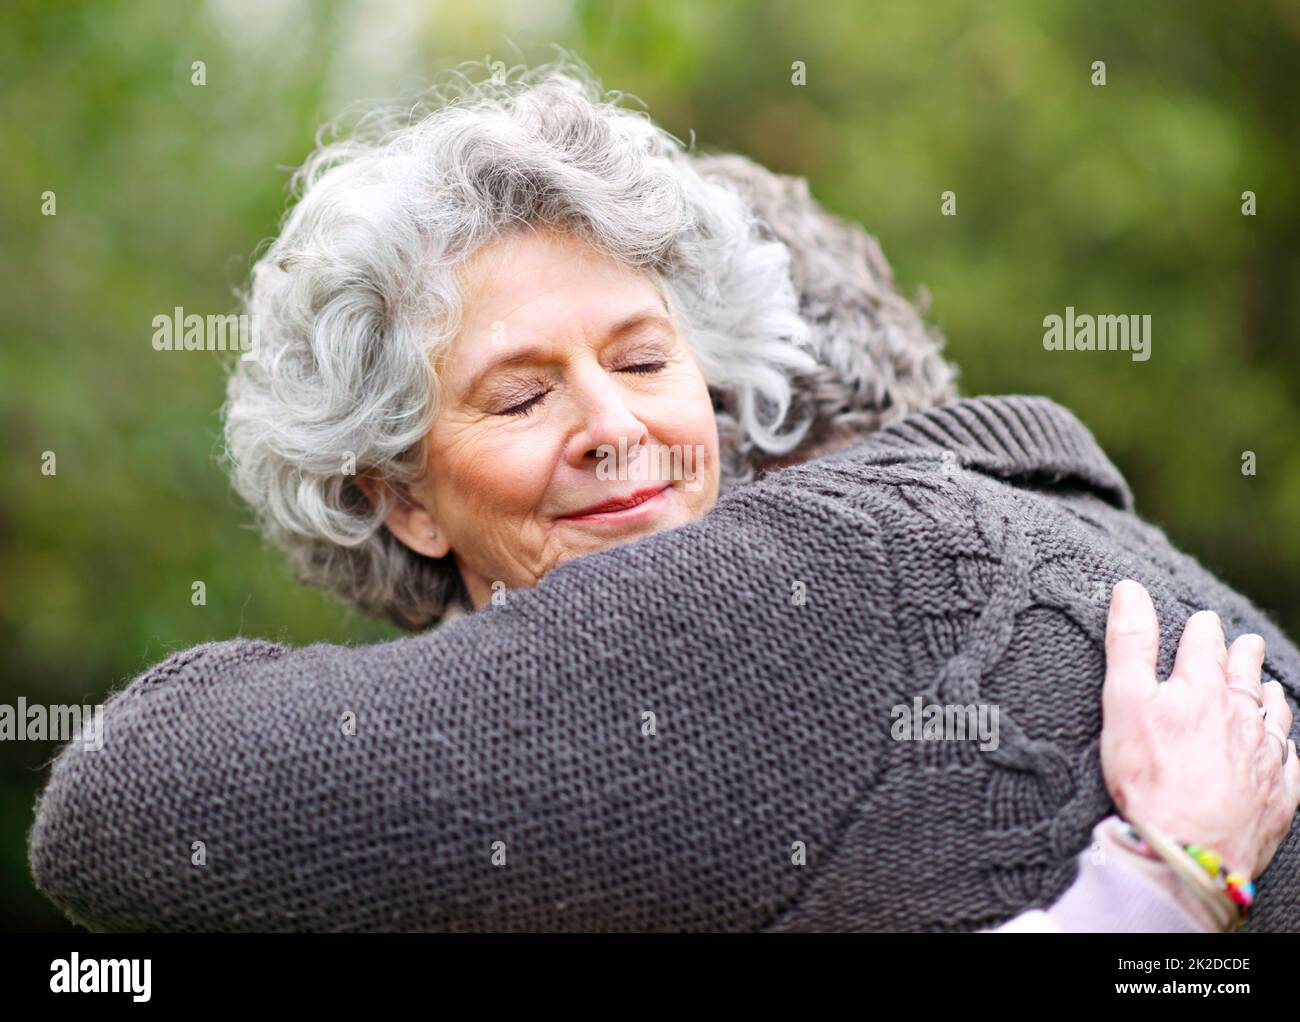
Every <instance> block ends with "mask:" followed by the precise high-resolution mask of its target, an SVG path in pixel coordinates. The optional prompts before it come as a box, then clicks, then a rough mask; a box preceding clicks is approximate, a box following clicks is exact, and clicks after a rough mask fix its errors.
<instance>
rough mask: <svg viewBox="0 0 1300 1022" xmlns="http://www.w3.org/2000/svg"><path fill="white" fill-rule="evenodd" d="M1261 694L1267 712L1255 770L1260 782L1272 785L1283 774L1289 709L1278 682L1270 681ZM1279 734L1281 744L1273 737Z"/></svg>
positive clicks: (1289, 725) (1288, 734) (1288, 728)
mask: <svg viewBox="0 0 1300 1022" xmlns="http://www.w3.org/2000/svg"><path fill="white" fill-rule="evenodd" d="M1263 693H1264V709H1265V710H1267V711H1268V712H1267V714H1266V715H1265V717H1264V724H1265V731H1266V733H1265V735H1264V743H1263V745H1262V746H1261V748H1260V750H1259V760H1258V766H1257V769H1258V772H1259V776H1260V780H1261V781H1262V782H1264V783H1268V784H1272V783H1275V782H1276V781H1277V779H1278V777H1279V776H1280V775H1281V774H1282V772H1283V761H1282V750H1283V747H1284V743H1286V745H1287V748H1288V752H1289V742H1287V739H1288V738H1289V736H1290V734H1291V707H1290V706H1288V705H1287V701H1286V694H1285V693H1284V692H1283V691H1282V686H1281V685H1280V684H1279V683H1278V682H1276V681H1270V682H1269V683H1268V684H1267V685H1265V686H1264V687H1263ZM1270 732H1271V734H1270ZM1279 733H1280V734H1281V735H1282V739H1283V741H1281V742H1279V741H1278V740H1277V738H1276V737H1275V736H1276V735H1277V734H1279Z"/></svg>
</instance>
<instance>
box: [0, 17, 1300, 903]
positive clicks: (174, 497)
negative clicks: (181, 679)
mask: <svg viewBox="0 0 1300 1022" xmlns="http://www.w3.org/2000/svg"><path fill="white" fill-rule="evenodd" d="M4 21H5V25H4V31H3V32H0V127H2V130H3V136H2V137H3V152H4V158H3V159H2V160H0V223H2V224H3V235H2V236H0V269H3V275H2V276H0V289H2V290H0V294H2V295H3V303H4V309H5V316H4V322H3V345H2V346H0V378H3V381H4V386H3V390H2V391H0V428H2V429H3V436H4V444H3V446H2V447H0V466H2V467H3V470H4V478H5V479H7V480H8V481H9V490H8V494H7V497H6V499H5V500H4V501H3V502H2V503H0V537H3V542H0V573H2V577H3V579H4V584H3V586H2V587H0V637H2V638H3V640H4V648H5V651H6V654H7V656H6V662H5V668H4V671H3V674H2V675H0V701H2V702H8V703H11V704H12V703H14V702H15V701H16V699H17V697H18V696H19V695H25V696H27V698H29V699H32V700H41V701H45V702H95V701H100V700H102V699H103V697H104V696H105V695H106V694H107V692H109V691H110V690H113V689H116V688H118V687H120V686H121V685H123V684H125V683H126V681H128V680H129V679H130V678H131V677H133V676H135V675H136V674H137V673H139V672H140V671H141V670H143V669H144V668H146V667H147V666H149V665H150V664H152V663H154V662H156V661H158V660H159V659H161V658H162V657H163V656H164V655H166V654H167V653H169V652H171V651H173V650H176V649H181V648H184V647H187V646H190V645H193V644H195V643H199V642H203V641H206V640H210V639H222V638H229V637H233V636H235V635H261V636H267V637H270V638H274V639H279V640H283V641H288V642H292V643H295V644H302V643H307V642H312V641H317V640H327V641H335V642H368V641H374V640H376V639H379V638H384V637H389V636H392V635H394V634H395V633H394V631H393V630H392V629H390V628H388V627H387V626H384V625H381V624H377V623H374V622H369V621H365V620H362V619H360V618H358V617H357V616H356V615H353V614H351V613H349V612H346V611H345V610H343V609H342V608H340V607H338V606H336V605H334V604H333V603H331V602H330V601H328V600H327V599H326V598H324V597H322V596H321V595H320V594H318V593H315V592H313V591H310V590H306V589H303V588H301V587H298V586H296V585H295V584H294V582H293V580H292V579H291V578H290V577H289V574H288V572H287V570H286V568H285V565H284V563H283V561H282V560H281V558H280V557H279V555H278V554H276V553H275V552H274V551H270V550H267V549H265V548H264V547H263V546H262V544H261V543H260V541H259V539H258V536H257V535H256V533H255V531H254V530H253V529H252V528H251V527H250V523H249V518H248V515H247V514H246V513H245V511H244V510H243V509H242V508H241V506H240V504H239V502H238V500H237V499H236V498H235V497H234V495H233V494H232V493H231V491H230V489H229V487H228V485H227V482H226V480H225V478H224V477H223V475H222V473H221V471H220V469H219V467H218V465H217V463H216V460H215V458H216V454H217V452H218V450H219V445H220V431H219V420H218V415H217V409H218V407H219V405H220V403H221V400H222V397H223V392H224V391H223V387H224V369H223V365H222V362H221V359H222V358H223V357H224V356H219V355H215V354H214V355H209V354H197V353H159V352H156V351H154V350H153V349H152V347H151V344H150V338H151V336H152V327H151V321H152V319H153V317H154V316H155V315H158V314H160V313H163V314H166V313H169V312H170V310H172V309H173V308H174V307H175V306H182V307H183V308H184V309H185V310H186V311H187V312H200V313H202V314H207V313H221V312H226V311H230V310H231V309H232V308H233V295H232V292H233V289H234V288H236V287H238V286H240V285H241V284H242V282H243V280H244V277H245V274H246V272H247V269H248V266H249V262H250V255H251V254H252V253H253V251H254V250H255V248H256V247H257V246H258V244H259V243H260V242H262V241H263V240H265V239H266V238H268V237H270V236H271V235H273V233H274V231H275V227H276V224H277V222H278V219H279V216H280V214H281V212H282V210H283V208H284V202H285V198H286V185H287V181H288V171H289V170H290V169H292V168H293V167H294V166H296V165H297V164H298V163H299V162H300V161H301V160H302V158H303V157H304V156H305V155H306V153H307V152H308V151H309V150H310V148H311V144H312V139H313V136H314V134H315V132H316V129H317V127H318V126H319V125H320V124H321V123H323V122H324V121H326V120H328V119H330V118H332V117H334V116H336V115H337V114H339V113H340V112H341V111H342V109H343V108H344V107H345V106H346V105H347V104H349V103H353V102H356V101H360V100H365V99H368V98H383V97H388V96H392V95H395V94H402V93H407V92H409V91H410V90H412V89H414V88H417V87H419V86H420V85H421V84H424V83H427V82H428V81H429V80H430V78H431V77H432V76H433V75H434V74H435V73H436V72H437V71H438V70H439V69H442V68H446V67H450V66H453V65H455V64H457V63H459V62H461V61H465V60H478V59H483V58H484V57H491V58H493V59H498V58H499V59H503V60H505V61H506V62H507V63H508V64H515V63H519V62H523V63H529V64H532V63H536V62H538V61H541V60H546V59H550V58H552V57H554V56H555V52H554V50H553V49H552V44H554V43H559V44H561V45H563V46H565V47H567V48H570V49H572V50H573V51H574V52H576V53H577V54H579V55H580V56H581V57H582V58H583V59H585V60H586V61H587V62H588V63H589V64H590V66H591V67H592V68H593V69H594V70H595V71H596V73H597V74H598V75H600V76H601V77H602V79H603V81H604V83H605V85H606V86H607V87H609V88H617V89H620V90H623V91H624V92H627V93H631V94H632V95H634V96H636V97H639V98H640V99H641V100H643V101H644V102H645V104H646V105H647V108H648V109H649V111H650V112H651V114H652V115H653V116H654V117H655V118H656V119H657V120H658V121H659V122H660V123H661V124H662V125H663V126H664V127H666V128H667V129H668V130H670V131H672V132H673V133H674V134H676V135H677V136H678V137H680V138H682V139H684V140H689V139H690V138H691V137H692V135H693V136H694V140H695V144H696V145H697V146H698V147H699V148H701V149H706V150H720V149H734V150H739V151H742V152H745V153H748V154H749V155H751V156H753V157H754V158H756V159H758V160H760V161H762V162H765V163H766V164H768V165H769V166H771V167H773V168H774V169H776V170H780V171H783V172H786V173H791V174H799V175H803V176H805V177H807V178H808V179H809V181H810V183H811V185H812V189H813V192H814V194H815V195H817V196H818V197H819V198H820V199H821V200H822V202H824V203H825V204H826V205H827V206H828V207H830V208H831V209H833V210H834V211H836V212H837V213H839V214H841V215H843V216H845V217H848V218H851V219H855V220H858V221H860V222H862V223H864V224H865V225H867V227H868V229H869V230H871V231H872V232H873V233H874V234H876V235H877V236H878V237H879V238H880V239H881V242H882V244H883V245H884V248H885V251H886V253H887V254H888V255H889V257H890V258H891V260H892V261H893V264H894V267H895V270H896V272H897V276H898V279H899V281H900V283H901V285H902V286H903V287H904V289H905V291H907V293H908V294H909V295H913V296H923V295H925V294H926V293H927V292H928V294H929V295H930V296H932V297H931V299H930V306H929V308H930V314H931V317H932V318H933V320H934V321H935V322H936V323H937V324H938V325H939V326H940V327H941V328H942V330H943V331H944V333H945V334H946V336H947V337H948V339H949V347H948V351H949V354H950V356H951V357H952V358H953V359H954V360H955V361H956V362H957V364H958V365H960V367H961V369H962V382H963V391H964V392H965V393H968V394H975V393H1024V392H1028V393H1042V394H1047V395H1049V396H1051V397H1053V398H1055V399H1057V400H1059V401H1061V402H1062V403H1064V404H1065V405H1067V406H1069V407H1070V408H1072V409H1073V410H1074V411H1075V412H1076V413H1078V414H1079V416H1080V417H1081V418H1082V419H1083V420H1084V421H1085V422H1086V423H1087V424H1088V425H1089V426H1090V427H1091V428H1092V429H1093V431H1094V432H1095V433H1096V434H1097V436H1098V439H1099V440H1100V441H1101V443H1102V445H1103V446H1104V447H1105V449H1106V450H1107V451H1108V452H1109V453H1110V454H1111V456H1112V458H1113V459H1114V460H1115V462H1116V464H1117V465H1118V466H1119V467H1120V469H1121V470H1122V471H1123V472H1124V473H1125V474H1126V476H1127V477H1128V479H1129V480H1130V482H1131V484H1132V486H1133V488H1134V491H1135V493H1136V495H1137V498H1138V507H1139V510H1140V512H1141V513H1142V514H1143V515H1144V517H1146V518H1147V519H1148V520H1151V521H1153V522H1155V523H1157V524H1159V525H1160V526H1162V527H1163V528H1165V529H1166V531H1167V532H1168V533H1169V535H1170V537H1171V538H1172V539H1173V540H1174V542H1175V543H1176V544H1178V545H1180V546H1181V547H1182V548H1183V549H1185V550H1187V551H1188V552H1189V553H1191V554H1193V555H1194V556H1196V557H1197V558H1199V559H1200V560H1201V561H1202V562H1203V563H1205V564H1206V565H1207V566H1209V567H1210V568H1211V569H1212V570H1213V571H1215V572H1217V573H1218V574H1219V575H1221V576H1222V577H1223V578H1224V579H1225V580H1227V581H1228V582H1229V583H1231V584H1233V585H1234V586H1236V587H1237V588H1238V589H1240V590H1241V591H1243V592H1245V593H1246V594H1247V595H1249V596H1250V597H1252V598H1253V599H1254V600H1255V601H1256V602H1257V603H1258V604H1259V605H1260V606H1261V607H1262V608H1263V609H1265V610H1266V611H1268V612H1269V613H1271V614H1272V615H1273V616H1275V617H1276V618H1277V619H1278V620H1279V622H1280V623H1281V624H1282V625H1283V627H1284V628H1286V629H1287V630H1288V631H1289V632H1290V634H1292V635H1293V636H1300V593H1297V592H1296V590H1295V587H1294V580H1295V579H1296V578H1297V576H1298V575H1300V535H1297V529H1296V524H1297V522H1300V444H1298V443H1297V438H1300V359H1298V356H1297V353H1296V338H1295V324H1296V322H1297V314H1298V313H1300V256H1298V255H1297V250H1296V226H1297V224H1298V223H1300V195H1298V194H1297V175H1296V167H1297V165H1300V152H1298V151H1297V149H1298V147H1300V132H1298V131H1297V127H1298V125H1297V115H1296V111H1297V109H1300V106H1298V105H1297V96H1296V92H1297V78H1296V69H1297V67H1300V4H1297V3H1296V2H1292V0H1274V2H1264V0H1261V2H1252V3H1246V4H1226V3H1218V2H1213V3H1211V2H1206V3H1175V2H1172V0H1170V2H1161V3H1155V4H1132V3H1089V4H1080V3H1077V2H1066V0H1011V2H1004V3H999V4H991V5H976V4H968V3H958V2H953V0H943V2H933V0H932V2H928V3H925V4H919V3H901V2H889V3H862V2H859V0H842V2H822V3H813V4H790V3H777V2H774V0H771V2H762V3H748V4H744V3H732V4H710V3H695V2H690V0H683V2H672V3H669V2H663V0H630V2H622V3H595V2H579V3H570V2H566V0H537V2H526V0H511V2H488V3H478V4H463V3H460V2H430V0H364V2H363V0H350V2H342V0H338V2H332V3H309V2H306V0H209V2H206V3H195V4H185V5H182V4H176V3H174V2H170V0H144V2H133V3H121V4H103V3H86V4H82V5H73V4H64V3H49V2H47V0H24V2H19V3H11V4H9V5H8V6H7V10H6V13H5V16H4ZM195 60H202V61H204V62H205V64H206V74H207V84H206V85H204V86H202V87H198V86H195V85H192V84H191V65H192V62H193V61H195ZM1095 60H1104V61H1105V62H1106V65H1107V83H1106V84H1105V85H1104V86H1100V87H1099V86H1094V85H1093V84H1091V81H1090V78H1091V73H1092V72H1091V65H1092V62H1093V61H1095ZM795 61H803V62H804V64H805V65H806V68H807V83H806V85H801V86H799V85H793V84H792V81H791V78H792V65H793V63H794V62H795ZM1248 189H1249V190H1252V191H1254V192H1255V193H1256V194H1257V196H1258V215H1256V216H1253V217H1245V216H1242V215H1241V212H1240V206H1241V193H1242V192H1243V191H1245V190H1248ZM47 190H50V191H54V192H55V193H56V196H57V210H58V212H57V215H56V216H52V217H47V216H42V215H41V201H42V200H41V196H42V193H43V192H45V191H47ZM947 190H952V191H953V192H955V193H956V195H957V210H958V213H957V215H956V216H954V217H945V216H941V215H940V194H941V193H942V192H944V191H947ZM923 288H924V290H922V289H923ZM1067 305H1072V306H1074V307H1075V308H1076V310H1077V311H1079V312H1092V313H1139V314H1142V313H1146V314H1150V315H1151V317H1152V322H1153V329H1152V333H1153V339H1152V357H1151V359H1150V361H1148V362H1134V361H1132V360H1131V359H1130V358H1129V357H1128V356H1127V355H1126V354H1124V353H1122V352H1092V353H1089V352H1068V353H1067V352H1048V351H1045V350H1044V349H1043V346H1042V335H1043V323H1042V321H1043V317H1044V316H1046V315H1048V314H1052V313H1057V314H1061V313H1063V312H1064V310H1065V307H1066V306H1067ZM1246 450H1251V451H1254V452H1256V454H1257V457H1258V473H1257V474H1256V475H1255V476H1245V475H1243V474H1242V472H1241V457H1242V452H1243V451H1246ZM45 451H53V452H55V454H56V456H57V474H56V475H54V476H44V475H42V474H41V471H40V466H41V457H42V452H45ZM197 579H201V580H203V581H204V582H205V583H206V586H207V605H206V606H200V607H196V606H193V605H192V604H191V602H190V592H191V588H190V587H191V583H192V581H194V580H197ZM53 751H54V750H53V748H52V747H49V746H45V745H41V746H33V745H31V744H30V743H18V742H10V743H5V747H3V748H0V784H2V785H3V788H2V789H0V790H2V791H3V800H2V801H0V807H2V808H0V813H2V814H3V815H2V818H0V887H2V888H3V890H4V891H5V894H4V896H3V897H4V904H3V925H6V926H8V927H10V928H57V927H60V926H64V925H66V924H64V923H63V922H62V920H61V919H60V918H59V917H58V915H57V913H56V912H55V911H54V910H53V909H52V908H51V907H50V906H49V905H47V904H46V903H45V902H44V900H43V899H42V898H41V897H40V896H39V895H38V894H37V893H36V892H35V891H34V889H33V888H32V887H31V884H30V881H29V879H28V877H27V869H26V855H25V840H24V839H25V834H26V831H27V828H28V826H29V825H30V822H31V810H32V802H33V799H34V797H35V795H36V792H37V790H38V786H39V784H40V782H41V780H42V778H43V776H44V773H43V771H44V767H45V764H46V762H47V760H48V758H49V756H50V755H51V754H52V752H53Z"/></svg>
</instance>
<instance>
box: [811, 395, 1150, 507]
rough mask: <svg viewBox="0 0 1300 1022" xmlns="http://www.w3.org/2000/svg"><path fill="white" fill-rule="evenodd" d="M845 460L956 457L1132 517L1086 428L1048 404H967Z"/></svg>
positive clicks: (889, 433)
mask: <svg viewBox="0 0 1300 1022" xmlns="http://www.w3.org/2000/svg"><path fill="white" fill-rule="evenodd" d="M946 452H952V453H951V454H949V453H946ZM840 456H848V457H860V458H865V459H866V460H868V461H869V462H871V463H885V462H897V461H929V460H936V459H937V460H943V459H944V458H952V457H954V456H955V458H956V460H957V463H958V464H960V465H961V466H962V467H964V468H970V469H974V470H976V471H979V472H984V473H987V474H989V475H993V476H997V477H999V478H1003V479H1022V480H1027V481H1038V482H1047V483H1059V482H1061V481H1062V480H1065V479H1067V478H1069V479H1072V480H1074V481H1076V482H1078V483H1082V484H1084V485H1086V486H1088V487H1090V488H1091V489H1093V490H1095V491H1096V492H1097V493H1098V494H1099V495H1100V496H1101V497H1103V498H1104V499H1105V500H1107V501H1109V502H1110V503H1112V504H1114V505H1115V506H1116V507H1118V508H1121V509H1123V510H1125V511H1132V510H1133V494H1132V492H1131V491H1130V490H1129V487H1128V484H1127V483H1126V482H1125V481H1124V477H1123V476H1122V475H1120V472H1119V470H1118V469H1117V468H1115V466H1114V465H1113V464H1111V461H1110V459H1109V458H1107V457H1106V454H1105V452H1104V451H1102V449H1101V447H1100V446H1099V445H1098V444H1097V441H1096V440H1095V439H1094V438H1093V435H1092V434H1091V433H1090V432H1089V431H1088V428H1087V427H1086V426H1084V425H1083V423H1081V422H1080V421H1079V420H1078V419H1077V418H1075V416H1074V415H1073V414H1072V413H1071V412H1069V411H1068V410H1066V409H1065V408H1063V407H1061V406H1060V405H1058V404H1057V403H1056V402H1055V401H1052V400H1050V399H1048V398H1045V397H1032V396H1025V395H1008V396H1001V397H974V398H963V399H961V400H959V401H954V402H952V403H950V404H946V405H941V406H939V407H937V408H931V409H929V410H928V411H924V412H917V413H915V414H913V415H909V416H908V417H907V418H905V419H900V420H899V421H898V422H896V423H894V424H892V425H890V426H885V427H883V428H881V429H879V430H877V431H876V432H875V433H873V434H871V436H870V437H868V438H867V439H866V441H865V442H863V443H861V444H855V445H854V446H853V447H852V448H849V449H847V450H845V451H843V452H840ZM832 457H834V455H832Z"/></svg>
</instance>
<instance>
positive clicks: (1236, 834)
mask: <svg viewBox="0 0 1300 1022" xmlns="http://www.w3.org/2000/svg"><path fill="white" fill-rule="evenodd" d="M1159 645H1160V632H1159V625H1158V623H1157V621H1156V612H1155V607H1154V606H1153V605H1152V603H1151V597H1150V596H1149V595H1148V594H1147V591H1146V590H1145V589H1144V588H1143V587H1142V586H1141V585H1139V584H1138V583H1137V582H1133V581H1123V582H1120V583H1119V584H1118V585H1116V586H1115V589H1114V591H1113V592H1112V594H1111V606H1110V618H1109V620H1108V622H1107V626H1106V683H1105V686H1104V688H1103V689H1102V719H1103V723H1102V730H1101V762H1102V771H1103V773H1104V775H1105V778H1106V787H1107V789H1108V790H1109V791H1110V795H1111V798H1112V799H1114V801H1115V804H1116V805H1117V806H1118V807H1119V811H1120V813H1121V814H1123V816H1124V817H1126V818H1127V819H1129V820H1130V821H1132V822H1134V823H1137V824H1139V825H1143V824H1146V825H1149V826H1152V827H1154V828H1156V829H1157V830H1159V831H1162V832H1163V833H1164V834H1165V835H1166V836H1168V837H1170V838H1172V839H1174V840H1175V841H1180V842H1194V843H1196V844H1199V845H1202V846H1203V847H1206V848H1212V849H1214V850H1215V851H1217V852H1219V853H1220V854H1221V855H1222V856H1223V861H1224V865H1225V866H1227V867H1228V869H1229V870H1232V871H1236V872H1240V873H1243V874H1245V875H1247V876H1249V877H1251V878H1254V877H1256V876H1258V875H1259V874H1260V873H1262V872H1263V871H1264V869H1265V867H1267V866H1268V863H1269V861H1270V860H1271V859H1272V858H1273V854H1274V852H1276V851H1277V848H1278V846H1279V845H1280V844H1281V843H1282V839H1283V838H1284V837H1285V836H1286V834H1287V831H1288V830H1289V829H1290V826H1291V818H1292V816H1294V815H1295V812H1296V806H1297V804H1300V760H1297V758H1296V747H1295V743H1294V742H1291V741H1286V743H1285V749H1286V761H1285V765H1284V764H1283V756H1282V752H1283V748H1284V746H1283V742H1282V741H1279V740H1278V738H1277V737H1274V736H1271V735H1270V734H1269V733H1268V732H1267V731H1266V730H1265V729H1266V728H1268V729H1269V730H1276V731H1277V732H1278V734H1279V735H1280V736H1281V737H1282V738H1283V740H1285V739H1286V736H1287V735H1289V734H1290V731H1291V708H1290V707H1289V706H1288V705H1287V701H1286V697H1285V695H1284V694H1283V692H1282V686H1281V685H1280V684H1279V683H1278V682H1276V681H1271V682H1269V683H1268V684H1267V685H1264V686H1262V687H1261V685H1260V666H1261V664H1262V663H1263V659H1264V640H1263V639H1262V638H1260V637H1259V636H1258V635H1242V636H1240V637H1239V638H1238V639H1237V640H1236V641H1235V642H1234V643H1233V644H1232V648H1231V649H1225V648H1224V639H1223V628H1222V626H1221V625H1220V623H1219V618H1218V616H1217V615H1216V614H1214V613H1212V612H1210V611H1201V612H1200V613H1198V614H1194V615H1192V617H1191V618H1190V619H1188V622H1187V625H1186V627H1185V629H1184V630H1183V637H1182V639H1181V641H1180V642H1179V644H1178V655H1177V658H1176V660H1175V663H1174V670H1173V673H1172V674H1171V675H1170V676H1169V680H1168V681H1166V682H1164V683H1163V684H1162V683H1160V682H1158V681H1156V674H1155V667H1156V657H1157V653H1158V651H1159ZM1229 685H1232V686H1235V687H1233V688H1229V687H1228V686H1229ZM1243 690H1244V691H1243ZM1251 693H1253V695H1252V694H1251ZM1257 699H1258V700H1260V701H1262V703H1263V706H1264V707H1265V708H1266V709H1267V711H1268V713H1267V716H1266V717H1261V716H1260V712H1259V702H1257Z"/></svg>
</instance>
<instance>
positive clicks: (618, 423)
mask: <svg viewBox="0 0 1300 1022" xmlns="http://www.w3.org/2000/svg"><path fill="white" fill-rule="evenodd" d="M578 375H579V377H580V378H578V379H576V380H574V381H573V384H572V393H573V395H574V398H575V404H576V410H575V413H574V414H575V415H576V416H578V417H579V426H578V428H577V430H576V431H575V432H574V434H573V435H572V436H571V437H570V438H569V442H568V445H567V447H566V452H565V453H566V458H567V460H568V462H569V464H570V465H572V466H574V467H575V468H585V469H590V468H591V467H592V466H593V465H594V464H595V463H596V462H597V461H598V460H599V459H600V458H602V457H604V456H607V455H608V453H610V448H612V449H613V452H618V451H619V450H620V444H622V450H624V451H626V452H628V454H629V456H630V455H631V453H632V452H634V451H636V449H637V448H638V447H639V446H641V445H642V444H644V443H645V442H646V439H647V437H648V436H649V435H650V431H649V429H647V427H646V425H645V423H643V422H642V421H641V420H640V419H639V418H637V416H636V415H635V414H634V413H633V411H632V409H631V408H629V407H628V403H627V400H626V395H625V393H624V391H623V389H622V388H621V387H620V386H619V384H618V382H617V380H615V379H614V377H613V376H612V375H611V374H610V373H608V372H606V371H605V370H604V369H602V368H600V367H599V366H592V367H590V368H586V369H584V370H583V371H582V372H581V373H580V374H578ZM604 445H608V447H606V450H605V451H604V452H602V451H601V449H600V448H601V447H602V446H604Z"/></svg>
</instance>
